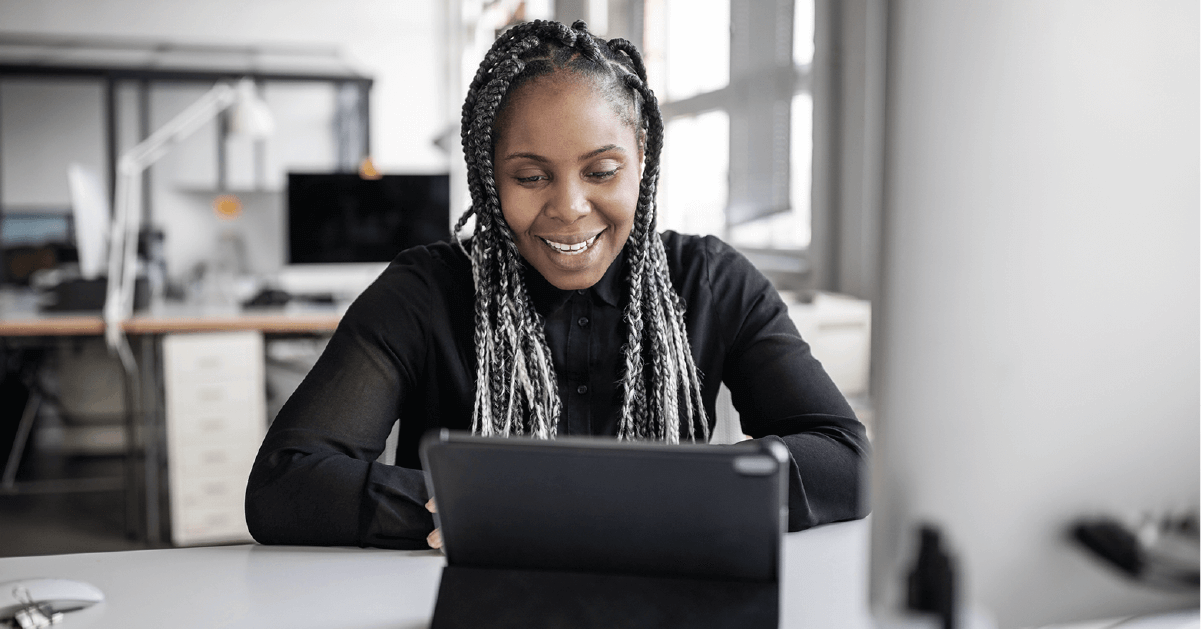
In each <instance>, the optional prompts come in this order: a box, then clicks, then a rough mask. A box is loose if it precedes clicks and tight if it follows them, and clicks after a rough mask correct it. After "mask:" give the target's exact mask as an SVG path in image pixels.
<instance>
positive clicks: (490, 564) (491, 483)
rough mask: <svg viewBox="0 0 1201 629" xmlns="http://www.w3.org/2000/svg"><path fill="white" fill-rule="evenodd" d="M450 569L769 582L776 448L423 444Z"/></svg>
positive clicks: (600, 441)
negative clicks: (588, 573)
mask: <svg viewBox="0 0 1201 629" xmlns="http://www.w3.org/2000/svg"><path fill="white" fill-rule="evenodd" d="M421 458H422V462H423V464H424V467H425V470H426V483H427V485H428V487H429V491H430V495H431V496H433V497H434V499H435V501H436V503H437V507H438V513H437V515H436V516H435V522H436V523H437V525H438V526H439V527H440V528H441V529H442V539H443V549H444V551H445V553H446V558H447V564H448V565H450V566H463V567H474V568H507V569H524V570H557V571H572V572H592V573H597V572H599V573H617V574H637V575H648V576H668V577H671V576H678V577H689V578H694V579H695V578H700V579H708V578H712V579H719V580H739V581H756V582H776V581H777V580H778V579H779V574H780V546H781V542H782V538H783V534H784V532H785V530H786V527H787V518H788V503H787V497H786V492H787V482H788V481H787V476H786V472H787V469H788V454H787V451H786V450H785V449H784V447H783V446H782V445H780V444H779V443H773V442H767V443H761V442H746V443H742V444H736V445H720V446H718V445H666V444H649V443H632V442H620V441H617V440H614V439H605V438H586V437H561V438H559V439H557V440H553V441H544V440H534V439H529V438H523V437H514V438H499V437H477V436H470V435H467V434H465V433H456V432H452V431H447V430H442V431H434V432H431V433H430V434H428V435H427V436H426V437H425V439H424V441H423V443H422V447H421Z"/></svg>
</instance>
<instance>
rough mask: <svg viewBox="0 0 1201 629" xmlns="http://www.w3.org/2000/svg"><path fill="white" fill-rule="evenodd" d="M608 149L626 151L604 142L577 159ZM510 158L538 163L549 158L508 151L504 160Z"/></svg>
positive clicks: (581, 159)
mask: <svg viewBox="0 0 1201 629" xmlns="http://www.w3.org/2000/svg"><path fill="white" fill-rule="evenodd" d="M609 151H618V152H621V153H625V152H626V150H625V149H624V148H622V147H620V146H618V145H616V144H606V145H605V146H602V147H600V148H598V149H596V150H594V151H588V152H587V153H584V154H583V155H581V156H579V158H578V161H581V162H582V161H585V160H589V159H592V158H593V157H596V156H597V155H600V154H601V153H607V152H609ZM511 159H528V160H530V161H534V162H538V163H540V164H547V163H550V160H549V159H547V158H546V157H543V156H542V155H539V154H537V153H509V154H508V155H505V161H509V160H511Z"/></svg>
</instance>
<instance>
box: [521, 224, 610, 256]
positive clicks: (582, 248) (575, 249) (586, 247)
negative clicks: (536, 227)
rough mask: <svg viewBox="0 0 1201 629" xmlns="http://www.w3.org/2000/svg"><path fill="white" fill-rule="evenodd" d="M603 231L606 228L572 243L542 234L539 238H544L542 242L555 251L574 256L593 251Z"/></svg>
mask: <svg viewBox="0 0 1201 629" xmlns="http://www.w3.org/2000/svg"><path fill="white" fill-rule="evenodd" d="M603 233H605V230H603V229H602V230H601V231H600V232H598V233H597V234H596V235H595V236H592V237H590V238H587V239H584V240H580V241H579V242H576V243H575V244H570V245H569V244H566V243H563V242H560V241H557V240H556V241H552V240H549V239H547V238H543V237H542V236H539V237H538V238H539V239H540V240H542V243H543V244H545V245H546V246H547V248H548V249H550V250H551V251H554V252H556V253H558V254H560V255H565V256H571V257H574V256H578V255H582V254H584V253H586V252H588V251H591V250H592V248H593V246H595V245H596V241H597V239H598V238H600V236H601V234H603Z"/></svg>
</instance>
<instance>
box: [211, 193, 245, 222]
mask: <svg viewBox="0 0 1201 629" xmlns="http://www.w3.org/2000/svg"><path fill="white" fill-rule="evenodd" d="M213 210H215V211H216V212H217V216H218V217H220V218H223V219H225V220H233V219H235V218H238V217H239V216H241V215H242V200H241V199H239V198H238V197H237V196H235V195H232V194H222V195H220V196H218V197H217V198H216V199H214V200H213Z"/></svg>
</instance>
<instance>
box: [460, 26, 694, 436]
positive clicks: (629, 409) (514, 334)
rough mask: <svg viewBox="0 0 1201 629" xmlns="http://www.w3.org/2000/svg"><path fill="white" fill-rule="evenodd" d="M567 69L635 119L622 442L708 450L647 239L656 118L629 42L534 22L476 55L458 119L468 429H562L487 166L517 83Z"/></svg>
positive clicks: (657, 253)
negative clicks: (467, 229) (469, 378)
mask: <svg viewBox="0 0 1201 629" xmlns="http://www.w3.org/2000/svg"><path fill="white" fill-rule="evenodd" d="M561 70H567V71H574V72H579V73H581V74H584V75H588V76H593V77H595V78H601V79H603V83H602V84H603V85H610V86H611V87H614V88H616V91H617V92H618V93H619V94H620V96H617V97H616V98H620V99H622V102H623V103H626V104H627V105H629V107H630V109H631V110H632V111H633V112H634V113H635V114H636V118H635V119H634V120H631V125H632V126H634V127H635V132H636V135H637V139H638V140H639V142H640V143H643V144H644V147H645V150H644V155H645V168H644V170H643V175H642V180H641V182H640V185H639V195H638V204H637V207H636V210H635V218H634V225H633V228H632V229H631V232H630V236H629V240H628V241H627V246H626V261H625V267H626V268H625V277H626V280H627V284H628V288H629V301H628V303H627V305H626V307H625V312H624V316H623V320H624V321H625V324H626V328H627V339H626V343H625V345H624V346H623V349H622V351H623V353H624V359H625V360H624V363H625V369H624V373H623V376H622V390H623V397H622V406H621V422H620V424H619V427H618V437H619V438H621V439H658V440H665V441H668V442H673V443H674V442H677V441H678V440H679V438H680V432H681V428H682V427H681V421H683V422H684V424H686V425H687V434H688V437H689V438H690V439H692V440H696V439H697V435H696V432H695V425H698V424H699V426H700V437H701V440H703V441H708V438H709V425H708V420H707V418H706V416H705V411H704V405H703V402H702V399H701V388H700V374H699V372H698V371H697V369H696V366H695V364H694V362H693V360H692V352H691V346H690V344H689V341H688V337H687V330H686V328H685V325H684V317H683V314H684V303H683V301H682V300H681V299H680V297H679V295H678V294H677V293H676V292H675V288H674V287H673V286H672V284H671V280H670V276H669V273H668V266H667V257H666V253H665V252H664V249H663V242H662V240H661V239H660V237H659V234H658V233H657V232H656V231H655V225H656V217H655V214H656V211H655V210H656V208H655V194H656V188H657V185H658V177H659V156H660V153H661V151H662V146H663V120H662V117H661V115H660V113H659V107H658V102H657V101H656V99H655V96H654V94H653V93H652V92H651V90H650V88H649V87H648V85H647V82H646V68H645V66H644V64H643V62H642V56H641V55H640V54H639V52H638V50H637V49H636V48H634V46H633V45H631V44H630V43H629V42H628V41H626V40H624V39H614V40H612V41H608V42H605V41H604V40H601V39H598V38H596V37H594V36H593V35H591V34H590V33H588V31H587V27H586V26H585V25H584V23H583V22H576V23H575V24H573V25H572V26H571V27H570V28H568V27H567V26H565V25H563V24H559V23H557V22H546V21H535V22H531V23H526V24H520V25H517V26H515V27H513V28H512V29H510V30H508V31H506V32H505V33H504V34H502V35H501V36H500V37H499V38H497V40H496V42H495V43H494V44H493V46H492V48H491V50H489V51H488V53H487V54H486V55H485V57H484V61H483V62H482V63H481V64H480V67H479V69H478V70H477V72H476V74H475V77H474V79H473V80H472V82H471V85H470V87H469V88H468V92H467V98H466V99H465V100H464V103H463V110H462V143H463V152H464V157H465V160H466V162H467V183H468V190H469V192H470V194H471V200H472V205H471V207H470V208H469V209H468V210H467V211H466V212H464V214H463V215H462V217H460V218H459V220H458V221H457V222H456V224H455V230H454V231H455V233H456V238H457V234H458V232H459V231H460V230H461V229H462V228H463V226H464V225H465V224H466V222H467V220H468V219H469V218H470V217H471V216H475V217H476V226H475V233H474V235H473V236H472V239H471V243H470V250H468V248H467V247H466V246H464V244H463V243H462V242H459V245H460V247H463V248H464V251H466V252H467V253H468V255H469V257H470V259H471V263H472V279H473V281H474V283H475V291H476V300H475V326H476V331H475V355H476V361H477V365H476V394H475V402H474V410H473V417H472V430H473V431H474V432H476V433H478V434H483V435H490V434H499V435H514V434H515V435H522V434H529V435H531V436H535V437H541V438H553V437H554V436H555V434H556V428H557V425H558V421H559V414H560V402H559V398H558V393H557V378H556V375H555V370H554V364H553V361H552V359H551V353H550V348H549V347H548V346H547V344H546V337H545V334H544V332H543V321H542V318H541V316H540V315H539V314H538V313H537V311H536V310H535V309H534V307H533V303H532V301H531V299H530V295H529V292H528V291H527V289H526V285H525V282H524V280H523V277H522V258H521V254H520V253H519V252H518V250H517V245H516V240H515V238H514V235H513V233H512V230H511V229H510V228H509V225H508V223H507V222H506V221H505V220H504V215H503V214H502V212H501V208H500V197H499V194H498V191H497V188H496V179H495V172H494V165H493V155H492V153H493V148H494V145H495V137H494V131H495V129H496V123H497V118H498V116H499V114H500V112H501V111H503V109H504V108H505V106H506V104H507V98H508V96H509V95H510V94H511V93H513V91H514V90H515V89H516V88H518V87H520V86H521V85H523V84H524V83H525V82H527V81H529V80H531V79H533V78H535V77H538V76H544V75H548V74H551V73H553V72H557V71H561Z"/></svg>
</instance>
